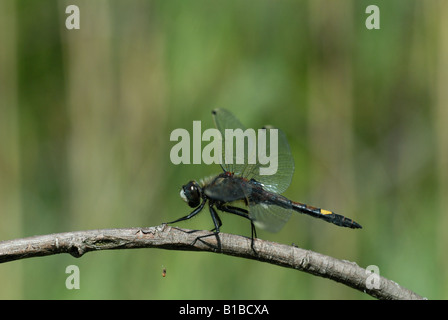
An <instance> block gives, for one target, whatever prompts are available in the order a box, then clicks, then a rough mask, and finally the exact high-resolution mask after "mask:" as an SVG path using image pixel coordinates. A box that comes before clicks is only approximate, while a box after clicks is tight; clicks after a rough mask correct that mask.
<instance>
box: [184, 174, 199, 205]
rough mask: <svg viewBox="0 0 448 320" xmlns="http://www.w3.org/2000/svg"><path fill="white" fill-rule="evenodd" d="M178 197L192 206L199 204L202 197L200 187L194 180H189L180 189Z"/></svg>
mask: <svg viewBox="0 0 448 320" xmlns="http://www.w3.org/2000/svg"><path fill="white" fill-rule="evenodd" d="M180 197H181V198H182V200H184V201H185V202H186V203H188V205H189V206H190V207H192V208H195V207H197V206H199V204H200V203H201V198H202V188H201V187H200V186H199V184H198V183H197V182H196V181H190V182H188V183H187V184H186V185H184V186H182V189H180Z"/></svg>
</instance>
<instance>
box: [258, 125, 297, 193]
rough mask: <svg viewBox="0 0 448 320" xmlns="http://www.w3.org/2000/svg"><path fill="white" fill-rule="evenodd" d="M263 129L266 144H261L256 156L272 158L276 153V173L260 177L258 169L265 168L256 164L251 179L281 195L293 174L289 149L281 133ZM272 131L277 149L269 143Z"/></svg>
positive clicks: (292, 161) (269, 127) (267, 127)
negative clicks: (275, 137) (275, 134)
mask: <svg viewBox="0 0 448 320" xmlns="http://www.w3.org/2000/svg"><path fill="white" fill-rule="evenodd" d="M263 129H266V143H264V144H263V143H262V144H261V149H260V150H258V154H259V155H260V154H262V155H269V156H270V157H272V154H274V155H275V153H277V155H278V157H277V172H276V173H275V174H273V175H262V174H261V172H260V170H259V169H260V168H262V167H265V166H263V165H261V164H260V163H258V167H257V170H254V172H253V176H252V177H251V178H252V179H255V180H256V181H258V182H260V183H261V184H263V186H264V189H265V190H268V191H271V192H276V193H283V192H285V191H286V189H288V187H289V185H290V184H291V181H292V176H293V174H294V159H293V157H292V155H291V149H290V148H289V144H288V140H287V139H286V136H285V134H284V133H283V131H281V130H280V129H275V128H273V127H271V126H266V127H265V128H263ZM272 130H276V131H277V136H278V139H277V141H278V143H277V148H275V146H274V144H273V143H271V135H272V134H273V131H272ZM274 142H275V139H274ZM259 147H260V145H259ZM271 161H272V160H271Z"/></svg>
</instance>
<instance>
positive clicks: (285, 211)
mask: <svg viewBox="0 0 448 320" xmlns="http://www.w3.org/2000/svg"><path fill="white" fill-rule="evenodd" d="M291 212H292V211H291V208H282V207H279V206H277V205H272V204H266V203H258V204H250V205H249V217H250V218H251V219H252V220H253V222H254V224H255V226H257V227H259V228H262V229H264V230H267V231H269V232H278V231H280V229H281V228H282V227H283V226H284V225H285V223H286V222H288V220H289V218H290V217H291Z"/></svg>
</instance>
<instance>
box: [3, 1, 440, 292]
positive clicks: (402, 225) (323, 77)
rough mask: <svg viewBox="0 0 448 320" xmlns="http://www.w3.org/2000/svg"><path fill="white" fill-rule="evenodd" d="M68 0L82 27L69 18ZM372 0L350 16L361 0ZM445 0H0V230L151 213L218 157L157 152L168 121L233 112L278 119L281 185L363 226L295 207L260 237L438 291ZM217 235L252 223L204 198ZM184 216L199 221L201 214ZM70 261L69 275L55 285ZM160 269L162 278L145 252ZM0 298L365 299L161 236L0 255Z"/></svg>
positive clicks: (148, 220) (14, 234)
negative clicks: (286, 169) (283, 167)
mask: <svg viewBox="0 0 448 320" xmlns="http://www.w3.org/2000/svg"><path fill="white" fill-rule="evenodd" d="M70 4H76V5H78V6H79V8H80V11H81V29H80V30H67V29H66V28H65V19H66V18H67V16H68V15H67V14H66V13H65V8H66V7H67V6H68V5H70ZM371 4H376V5H378V6H379V8H380V10H381V29H380V30H367V29H366V27H365V20H366V18H367V16H368V15H367V14H366V13H365V9H366V7H367V6H368V5H371ZM447 84H448V2H446V1H443V0H440V1H436V0H432V1H417V0H393V1H376V0H369V1H367V0H362V1H355V0H344V1H330V0H313V1H286V0H282V1H265V0H262V1H249V0H244V1H241V0H231V1H206V0H191V1H181V0H169V1H167V0H160V1H143V0H134V1H128V2H124V1H120V0H110V1H106V0H95V1H87V0H73V1H56V0H40V1H33V0H19V1H17V0H0V218H1V224H0V240H7V239H13V238H21V237H26V236H32V235H37V234H49V233H57V232H64V231H75V230H86V229H101V228H121V227H137V226H154V225H158V224H160V223H162V222H165V221H170V220H174V219H177V218H178V217H180V216H183V215H185V214H187V213H188V212H189V211H190V208H188V207H187V206H186V205H185V204H184V203H183V202H182V201H181V199H180V198H179V188H180V187H181V186H182V185H183V184H184V183H186V182H187V181H188V180H190V179H200V178H201V177H203V176H207V175H212V174H215V173H218V172H219V170H220V168H219V167H218V166H216V165H212V166H206V165H179V166H175V165H173V164H171V162H170V158H169V152H170V149H171V147H172V146H173V145H174V143H173V142H170V139H169V136H170V133H171V131H172V130H174V129H175V128H186V129H189V130H191V128H192V123H193V120H202V128H203V130H204V129H205V128H209V127H212V126H213V122H212V118H211V114H210V111H211V110H212V109H213V108H216V107H221V108H227V109H229V110H230V111H232V112H233V113H234V114H235V115H236V116H237V117H238V118H239V119H240V120H241V122H242V123H244V124H245V125H246V126H248V127H253V128H258V127H261V126H263V125H265V124H267V123H269V124H272V125H275V126H278V127H280V128H281V129H282V130H283V131H284V132H285V133H286V135H287V136H288V139H289V142H290V145H291V149H292V152H293V154H294V158H295V163H296V172H295V175H294V178H293V182H292V185H291V187H290V188H289V190H288V191H287V192H286V193H285V195H286V196H288V197H290V198H291V199H294V200H296V201H300V202H305V203H309V204H312V205H316V206H320V207H323V208H326V209H329V210H333V211H335V212H338V213H341V214H344V215H346V216H348V217H351V218H354V219H355V220H356V221H358V222H359V223H360V224H362V225H363V227H364V229H362V230H356V231H355V230H349V229H343V228H338V227H335V226H333V225H330V224H327V223H324V222H322V221H320V220H317V219H312V218H309V217H307V216H301V215H294V216H293V217H292V219H291V221H290V222H289V223H288V224H287V225H286V226H285V228H284V229H283V230H282V231H281V232H279V233H278V234H270V233H267V232H263V231H262V230H259V232H258V235H259V237H260V238H263V239H267V240H271V241H277V242H281V243H287V244H290V243H295V244H296V245H298V246H300V247H302V248H306V249H310V250H313V251H317V252H321V253H323V254H327V255H331V256H334V257H336V258H339V259H347V260H350V261H355V262H356V263H357V264H358V265H360V266H362V267H367V266H369V265H377V266H378V267H379V269H380V273H381V275H383V276H385V277H387V278H390V279H392V280H394V281H396V282H398V283H399V284H401V285H403V286H404V287H407V288H409V289H411V290H413V291H415V292H417V293H418V294H420V295H423V296H426V297H428V298H437V299H446V298H448V272H447V270H448V255H447V252H446V249H445V246H446V244H447V243H448V232H447V230H448V215H447V210H446V208H447V207H448V200H447V194H448V150H447V146H448V127H447V119H448V90H447ZM221 217H222V220H223V223H224V225H223V228H222V231H223V232H229V233H236V234H243V235H250V226H249V224H248V223H247V221H245V220H242V219H241V218H239V217H236V216H232V215H225V214H222V215H221ZM179 225H181V226H184V227H186V228H192V229H200V228H206V229H211V228H212V222H211V219H210V216H209V214H208V213H202V214H201V215H199V216H198V217H197V218H195V219H193V220H190V221H188V222H183V223H179ZM71 264H75V265H77V266H79V268H80V274H81V289H80V290H67V289H66V288H65V279H66V277H67V276H68V275H67V274H65V268H66V267H67V266H68V265H71ZM162 266H163V267H165V268H166V270H167V275H166V277H165V278H164V277H162V269H163V267H162ZM0 283H1V284H2V285H1V287H0V298H6V299H10V298H25V299H30V298H31V299H34V298H42V299H90V298H94V299H107V298H112V299H116V298H117V299H118V298H119V299H122V298H124V299H128V298H133V299H366V298H368V297H367V296H366V295H364V294H362V293H360V292H357V291H354V290H352V289H350V288H346V287H345V286H343V285H340V284H337V283H334V282H332V281H330V280H326V279H321V278H317V277H313V276H311V275H309V274H305V273H300V272H297V271H294V270H289V269H284V268H280V267H276V266H272V265H269V264H264V263H259V262H256V261H248V260H243V259H237V258H232V257H228V256H222V255H218V254H206V253H192V252H176V251H164V250H123V251H120V250H119V251H110V252H99V253H91V254H87V255H86V256H84V257H82V258H81V259H79V260H76V259H74V258H73V257H71V256H69V255H59V256H51V257H45V258H35V259H28V260H22V261H16V262H11V263H6V264H2V265H0Z"/></svg>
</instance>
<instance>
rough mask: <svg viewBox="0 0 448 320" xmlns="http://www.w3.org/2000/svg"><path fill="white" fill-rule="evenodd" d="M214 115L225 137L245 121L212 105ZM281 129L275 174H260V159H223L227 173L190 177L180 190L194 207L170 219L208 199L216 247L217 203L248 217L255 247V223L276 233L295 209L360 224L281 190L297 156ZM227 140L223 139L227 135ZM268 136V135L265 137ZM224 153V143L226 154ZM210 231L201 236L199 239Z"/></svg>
mask: <svg viewBox="0 0 448 320" xmlns="http://www.w3.org/2000/svg"><path fill="white" fill-rule="evenodd" d="M212 114H213V118H214V121H215V125H216V127H217V129H218V130H219V131H220V132H221V136H222V137H225V129H242V130H245V128H244V127H243V125H242V124H241V123H240V122H239V121H238V120H237V119H236V118H235V117H234V116H233V115H232V114H231V113H230V112H228V111H226V110H224V109H216V110H213V111H212ZM265 129H266V130H267V134H268V135H269V133H270V130H271V129H272V128H269V127H266V128H265ZM277 130H278V129H277ZM277 132H278V169H277V173H276V174H274V175H260V174H259V169H260V167H261V166H262V165H261V164H260V163H259V162H256V163H254V164H248V163H247V162H246V163H242V164H238V163H237V162H238V161H236V157H235V156H234V159H233V160H234V161H232V162H233V163H231V164H225V163H223V164H221V167H222V169H223V173H221V174H219V175H217V176H215V177H213V178H210V179H206V180H203V181H201V182H199V183H198V182H196V181H190V182H189V183H187V184H186V185H184V186H183V187H182V189H181V191H180V195H181V197H182V199H183V200H184V201H185V202H187V203H188V205H189V206H190V207H192V208H195V209H194V210H193V211H192V212H191V213H190V214H189V215H187V216H185V217H182V218H180V219H177V220H175V221H172V222H169V223H176V222H179V221H183V220H187V219H190V218H192V217H194V216H195V215H196V214H198V213H199V212H201V211H202V209H203V208H204V207H205V205H206V203H207V202H208V207H209V211H210V214H211V217H212V220H213V223H214V226H215V228H214V229H212V231H214V232H213V233H212V234H210V235H215V236H216V239H217V242H218V247H219V248H220V240H219V237H218V233H219V231H220V227H221V226H222V222H221V219H220V218H219V215H218V213H217V211H216V210H215V208H217V209H218V210H220V211H223V212H228V213H232V214H236V215H239V216H241V217H243V218H246V219H248V220H249V221H250V223H251V229H252V242H251V247H252V250H254V251H255V249H254V237H256V229H255V226H257V227H261V228H262V229H265V230H268V231H271V232H277V231H279V230H280V229H281V228H282V227H283V225H284V224H285V223H286V222H287V221H288V219H289V217H290V216H291V213H292V212H293V211H296V212H300V213H304V214H307V215H310V216H312V217H315V218H320V219H323V220H325V221H327V222H331V223H333V224H335V225H338V226H341V227H348V228H353V229H357V228H362V227H361V225H359V224H358V223H356V222H355V221H353V220H352V219H349V218H346V217H344V216H342V215H339V214H336V213H334V212H332V211H328V210H324V209H321V208H317V207H313V206H309V205H306V204H303V203H300V202H295V201H291V200H289V199H287V198H286V197H284V196H282V195H281V193H283V192H284V191H285V190H286V189H287V188H288V187H289V185H290V183H291V179H292V175H293V172H294V161H293V158H292V155H291V152H290V149H289V144H288V142H287V140H286V137H285V135H284V134H283V132H281V131H280V130H278V131H277ZM223 139H224V140H225V138H223ZM266 141H269V140H268V139H266ZM246 151H247V150H246ZM265 151H266V152H268V153H269V152H270V146H269V145H267V146H266V150H265ZM224 157H225V155H224V148H223V159H224ZM241 206H243V207H244V208H242V207H241ZM210 235H206V236H202V237H198V238H196V240H200V239H201V238H203V237H207V236H210ZM196 240H195V241H196Z"/></svg>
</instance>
